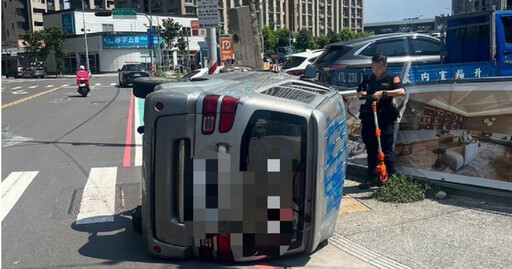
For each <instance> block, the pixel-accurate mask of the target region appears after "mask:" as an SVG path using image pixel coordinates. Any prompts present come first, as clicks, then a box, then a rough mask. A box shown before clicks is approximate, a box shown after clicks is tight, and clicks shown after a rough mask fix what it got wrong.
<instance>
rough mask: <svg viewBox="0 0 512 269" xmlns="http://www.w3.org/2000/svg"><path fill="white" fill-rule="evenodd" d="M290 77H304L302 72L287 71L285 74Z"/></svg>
mask: <svg viewBox="0 0 512 269" xmlns="http://www.w3.org/2000/svg"><path fill="white" fill-rule="evenodd" d="M286 73H288V74H290V75H294V76H302V75H304V70H294V71H288V72H286Z"/></svg>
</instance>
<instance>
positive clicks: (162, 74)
mask: <svg viewBox="0 0 512 269" xmlns="http://www.w3.org/2000/svg"><path fill="white" fill-rule="evenodd" d="M154 76H155V77H161V78H166V77H168V75H167V73H166V72H165V71H162V70H158V71H156V72H155V75H154Z"/></svg>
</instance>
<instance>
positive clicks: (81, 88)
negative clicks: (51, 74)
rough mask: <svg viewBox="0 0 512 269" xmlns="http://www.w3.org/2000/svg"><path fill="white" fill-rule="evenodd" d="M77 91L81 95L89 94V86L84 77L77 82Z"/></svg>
mask: <svg viewBox="0 0 512 269" xmlns="http://www.w3.org/2000/svg"><path fill="white" fill-rule="evenodd" d="M77 91H78V93H79V94H80V95H82V97H86V96H87V94H89V87H88V86H87V81H86V80H85V79H81V80H80V83H78V89H77Z"/></svg>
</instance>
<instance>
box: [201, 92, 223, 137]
mask: <svg viewBox="0 0 512 269" xmlns="http://www.w3.org/2000/svg"><path fill="white" fill-rule="evenodd" d="M219 97H220V96H219V95H207V96H206V97H205V98H204V100H203V121H202V131H203V134H205V135H210V134H212V133H213V131H214V130H215V118H216V116H217V101H218V100H219Z"/></svg>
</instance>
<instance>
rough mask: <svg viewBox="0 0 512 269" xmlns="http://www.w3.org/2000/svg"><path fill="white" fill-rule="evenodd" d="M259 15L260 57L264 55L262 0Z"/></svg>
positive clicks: (261, 0)
mask: <svg viewBox="0 0 512 269" xmlns="http://www.w3.org/2000/svg"><path fill="white" fill-rule="evenodd" d="M259 7H260V14H259V15H260V16H259V24H260V40H261V58H262V59H263V56H264V55H265V40H264V39H263V0H260V4H259Z"/></svg>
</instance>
